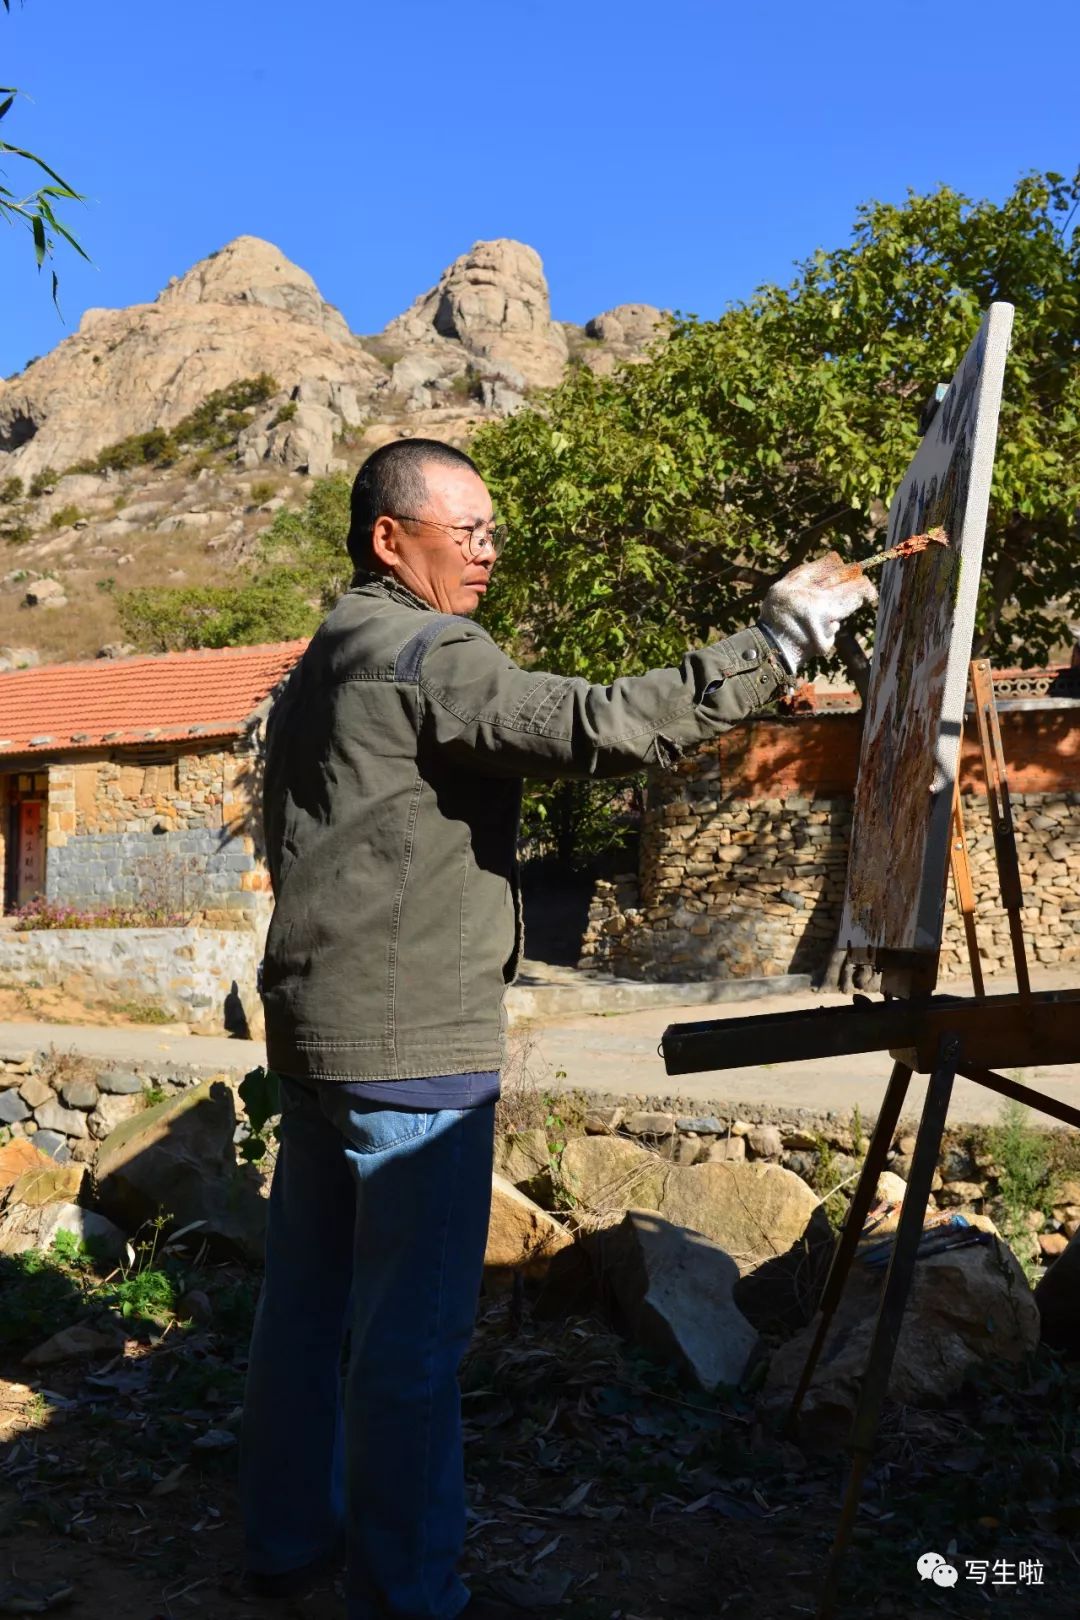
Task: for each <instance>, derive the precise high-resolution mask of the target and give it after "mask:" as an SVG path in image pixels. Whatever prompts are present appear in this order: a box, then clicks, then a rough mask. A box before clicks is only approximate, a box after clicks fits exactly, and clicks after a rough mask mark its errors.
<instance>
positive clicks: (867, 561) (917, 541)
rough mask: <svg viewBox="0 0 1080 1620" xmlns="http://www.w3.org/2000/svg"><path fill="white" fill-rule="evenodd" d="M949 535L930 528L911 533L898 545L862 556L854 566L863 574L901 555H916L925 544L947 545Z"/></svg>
mask: <svg viewBox="0 0 1080 1620" xmlns="http://www.w3.org/2000/svg"><path fill="white" fill-rule="evenodd" d="M948 543H949V537H948V535H947V534H946V533H945V530H944V529H931V530H929V532H928V533H927V534H913V535H911V536H910V537H909V538H908V539H907V540H901V541H900V543H899V545H895V546H890V547H889V549H888V550H887V551H878V552H875V553H874V555H873V556H872V557H864V558H863V559H862V561H861V562H860V563H857V564H856V567H858V568H860V569H861V570H862V572H863V573H864V574H865V573H866V572H867V570H868V569H870V568H877V567H878V566H879V564H881V563H886V562H892V561H893V559H894V558H895V559H897V560H899V559H900V558H901V557H917V556H918V555H919V552H920V551H925V550H926V548H927V546H931V545H933V546H947V545H948Z"/></svg>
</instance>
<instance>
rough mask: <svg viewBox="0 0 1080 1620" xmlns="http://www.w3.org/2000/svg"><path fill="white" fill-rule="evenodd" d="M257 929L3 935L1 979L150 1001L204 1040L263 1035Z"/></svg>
mask: <svg viewBox="0 0 1080 1620" xmlns="http://www.w3.org/2000/svg"><path fill="white" fill-rule="evenodd" d="M260 953H261V944H260V940H259V936H258V935H257V934H256V933H254V932H253V931H252V930H251V929H247V928H242V929H231V930H230V929H210V928H49V929H38V930H34V931H32V932H29V933H19V932H16V931H15V930H10V931H9V930H6V929H5V930H4V931H3V932H0V978H3V979H10V980H14V981H15V982H16V983H21V984H26V983H30V982H34V981H36V982H37V983H38V984H55V985H60V986H63V987H66V988H68V989H69V990H70V991H71V993H72V994H74V995H79V996H82V997H83V998H86V997H89V998H91V999H93V998H95V997H108V998H110V999H114V1000H116V1001H123V1002H128V1003H131V1002H136V1001H137V1002H140V1003H146V1004H149V1005H150V1006H152V1007H154V1008H159V1009H160V1010H161V1011H162V1012H163V1013H166V1014H168V1015H169V1016H170V1017H171V1018H172V1019H174V1020H175V1021H177V1022H182V1023H186V1024H189V1025H190V1026H191V1027H192V1028H193V1029H194V1030H195V1031H196V1032H197V1033H200V1034H221V1033H223V1032H224V1031H225V1030H226V1029H236V1030H238V1029H239V1028H240V1023H241V1015H242V1017H243V1020H244V1021H246V1023H247V1025H248V1028H249V1029H250V1031H251V1032H252V1033H253V1034H259V1033H261V1030H262V1018H261V1004H260V1001H259V997H258V994H257V992H256V972H257V968H258V961H259V955H260Z"/></svg>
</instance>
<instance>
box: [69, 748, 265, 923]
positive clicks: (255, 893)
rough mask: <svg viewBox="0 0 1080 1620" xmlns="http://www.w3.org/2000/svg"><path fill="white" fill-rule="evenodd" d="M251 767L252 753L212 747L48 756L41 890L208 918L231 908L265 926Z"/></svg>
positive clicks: (217, 919)
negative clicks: (171, 752)
mask: <svg viewBox="0 0 1080 1620" xmlns="http://www.w3.org/2000/svg"><path fill="white" fill-rule="evenodd" d="M256 774H257V772H256V769H255V767H254V765H253V762H252V761H251V760H249V759H247V758H246V757H245V756H244V755H242V754H241V755H237V754H234V753H232V752H230V751H228V750H224V749H220V748H216V749H211V750H207V751H206V752H204V753H187V754H178V755H176V756H175V757H173V758H171V759H170V758H165V759H164V760H159V761H157V762H155V763H140V762H139V760H138V759H137V757H134V756H133V757H131V758H124V757H123V756H120V757H114V758H102V759H86V760H84V759H79V760H75V761H68V762H65V763H60V764H53V765H51V766H50V767H49V811H48V817H49V819H48V854H47V861H46V885H47V895H48V898H49V899H50V900H53V901H57V902H65V901H66V902H71V903H73V904H95V903H97V904H102V903H104V904H108V903H110V902H115V903H119V904H123V903H133V902H136V903H141V904H144V905H147V906H150V907H152V908H154V909H155V910H163V911H177V912H188V911H196V912H198V913H200V914H201V916H202V918H203V920H205V921H207V922H209V923H211V924H213V923H222V922H230V921H235V920H236V918H237V916H239V917H242V918H244V919H245V920H247V921H248V922H249V923H250V924H251V926H252V927H253V928H255V930H256V932H259V933H265V927H266V921H267V913H268V911H269V903H270V894H269V878H268V875H267V872H266V869H265V866H264V864H263V862H262V860H261V859H260V855H259V851H258V849H257V846H256V836H255V835H256V829H255V827H254V825H253V821H254V816H253V807H252V795H253V782H254V779H255V776H256ZM223 914H224V915H223ZM229 914H232V915H231V916H230V915H229Z"/></svg>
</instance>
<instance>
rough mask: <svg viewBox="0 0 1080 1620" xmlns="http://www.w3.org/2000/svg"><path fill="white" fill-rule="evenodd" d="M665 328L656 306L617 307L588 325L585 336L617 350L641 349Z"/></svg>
mask: <svg viewBox="0 0 1080 1620" xmlns="http://www.w3.org/2000/svg"><path fill="white" fill-rule="evenodd" d="M666 324H667V317H666V315H665V314H664V312H663V310H660V309H657V307H656V305H655V304H616V306H615V308H614V309H607V310H605V311H604V313H603V314H602V315H594V316H593V318H592V320H590V321H587V322H586V325H585V335H586V337H591V338H598V339H599V340H600V342H601V343H610V344H612V345H614V346H616V347H618V348H625V349H643V348H645V347H646V345H648V344H649V343H652V341H653V340H654V338H655V337H656V336H657V334H658V333H659V332H661V331H663V329H664V327H665V326H666Z"/></svg>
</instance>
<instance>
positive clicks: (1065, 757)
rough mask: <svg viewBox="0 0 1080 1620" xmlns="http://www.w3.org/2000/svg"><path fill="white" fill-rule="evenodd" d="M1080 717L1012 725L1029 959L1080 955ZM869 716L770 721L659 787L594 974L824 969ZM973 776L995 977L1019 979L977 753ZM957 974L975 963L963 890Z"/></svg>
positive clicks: (603, 923) (952, 919)
mask: <svg viewBox="0 0 1080 1620" xmlns="http://www.w3.org/2000/svg"><path fill="white" fill-rule="evenodd" d="M1078 722H1080V709H1078V710H1077V711H1075V712H1074V711H1072V710H1071V709H1050V710H1038V709H1036V710H1019V711H1014V712H1006V713H1003V714H1002V716H1001V725H1002V734H1003V744H1004V749H1005V756H1006V760H1007V762H1008V767H1009V780H1010V784H1011V786H1012V788H1013V807H1014V812H1015V820H1016V824H1017V838H1018V849H1019V855H1020V866H1021V874H1022V877H1023V882H1024V891H1025V917H1024V924H1025V934H1026V937H1027V939H1028V941H1029V953H1030V954H1031V955H1033V956H1034V957H1035V959H1036V960H1038V961H1039V962H1042V963H1044V964H1046V965H1066V964H1068V963H1070V962H1073V961H1075V960H1076V959H1077V957H1078V956H1080V723H1078ZM858 743H859V722H858V717H857V716H856V715H853V714H841V715H820V716H810V717H807V718H801V717H800V718H792V719H762V720H758V721H753V722H750V723H749V724H746V725H743V726H740V727H737V728H736V729H735V730H733V731H731V732H728V733H726V734H725V735H724V736H722V737H721V738H720V739H718V742H717V743H716V744H712V745H710V746H708V747H707V748H704V749H701V750H699V751H698V752H697V753H696V754H694V755H691V756H690V757H688V758H687V759H685V760H683V761H682V762H681V763H680V764H679V765H678V766H677V767H676V769H675V770H674V771H671V772H666V773H657V775H656V776H654V777H653V778H652V779H651V780H650V784H649V793H648V808H647V810H646V814H645V818H644V823H643V827H642V838H641V855H640V867H639V872H638V873H637V874H635V875H632V876H627V877H624V878H621V879H616V880H615V881H614V882H605V883H599V884H597V886H596V891H595V895H594V898H593V903H592V907H591V910H590V916H589V924H588V927H587V930H586V934H585V938H584V941H583V946H582V958H581V963H582V966H583V967H590V968H594V969H601V970H604V971H608V972H612V973H616V974H619V975H622V976H625V977H628V978H638V979H652V980H663V979H693V980H701V979H710V978H729V977H736V978H738V977H746V976H756V975H771V974H780V973H815V972H817V971H819V970H820V969H821V968H822V967H824V966H825V964H826V962H827V960H828V957H829V954H830V952H831V950H832V947H833V945H834V943H835V941H836V936H837V930H838V928H839V925H840V915H841V910H842V905H843V895H844V881H845V875H846V871H847V854H848V842H849V835H850V826H851V797H852V789H853V785H854V780H855V772H856V766H857V761H858ZM961 783H962V787H963V790H964V805H965V817H966V820H967V830H968V843H969V850H970V857H971V865H972V876H973V881H974V886H975V892H976V899H977V902H978V927H979V940H980V951H981V954H982V956H983V959H984V963H985V966H986V967H987V969H988V971H990V972H995V971H999V970H1002V971H1008V968H1009V964H1010V963H1011V960H1012V957H1011V951H1010V948H1009V936H1008V927H1007V922H1006V918H1005V914H1004V912H1003V910H1002V908H1001V905H1000V901H999V897H998V890H997V872H996V866H995V864H994V853H993V837H992V831H991V826H990V819H989V814H988V810H987V803H986V798H985V793H984V791H983V783H982V766H981V761H980V759H979V756H978V753H977V750H976V749H975V748H974V746H973V745H972V744H971V743H970V742H969V743H966V744H965V749H964V754H963V759H962V768H961ZM945 919H946V920H945V933H944V939H943V946H942V971H943V972H944V973H948V972H949V971H950V970H953V969H958V968H960V967H961V966H962V965H963V963H964V962H966V947H965V943H964V935H963V928H962V925H961V922H960V918H959V914H958V913H957V911H956V908H955V904H954V902H953V900H952V896H951V893H950V897H949V900H948V901H947V904H946V912H945Z"/></svg>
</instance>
